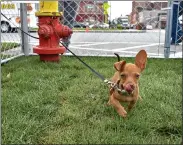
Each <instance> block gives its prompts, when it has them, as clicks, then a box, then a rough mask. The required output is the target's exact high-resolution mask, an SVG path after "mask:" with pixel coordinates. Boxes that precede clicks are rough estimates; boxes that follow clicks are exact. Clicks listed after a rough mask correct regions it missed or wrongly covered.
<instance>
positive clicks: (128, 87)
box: [124, 84, 135, 93]
mask: <svg viewBox="0 0 183 145" xmlns="http://www.w3.org/2000/svg"><path fill="white" fill-rule="evenodd" d="M124 89H125V90H126V91H127V92H128V93H131V92H132V91H133V90H134V89H135V86H134V85H133V84H127V85H126V86H125V87H124Z"/></svg>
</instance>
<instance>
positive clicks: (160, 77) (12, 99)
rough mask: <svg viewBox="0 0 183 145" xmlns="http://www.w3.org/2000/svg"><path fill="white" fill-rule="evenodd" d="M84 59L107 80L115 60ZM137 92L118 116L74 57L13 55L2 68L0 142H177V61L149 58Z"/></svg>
mask: <svg viewBox="0 0 183 145" xmlns="http://www.w3.org/2000/svg"><path fill="white" fill-rule="evenodd" d="M83 60H84V61H85V62H87V63H88V64H89V65H90V66H92V67H93V68H95V69H96V70H97V71H99V72H100V73H102V74H103V75H104V76H106V77H107V78H110V77H111V76H112V75H113V73H114V69H113V63H114V62H115V61H116V60H117V59H116V58H98V57H83ZM126 60H127V62H133V60H134V59H132V58H126ZM9 73H10V74H9ZM7 75H8V77H7ZM140 95H141V96H142V98H143V101H142V102H138V103H137V105H136V108H135V109H134V110H133V111H132V112H130V113H129V114H128V117H127V118H126V119H123V118H121V117H120V116H118V114H117V113H116V111H115V110H114V109H113V108H112V107H108V106H106V103H107V101H108V89H107V87H106V86H105V85H104V84H103V83H102V82H101V81H100V80H99V79H98V78H97V77H96V76H95V75H93V74H92V73H91V72H90V71H89V70H88V69H87V68H85V67H84V66H83V65H82V64H81V63H80V62H78V60H76V59H75V58H74V57H68V56H64V57H62V61H61V62H60V63H43V62H40V61H39V58H38V56H31V57H21V58H18V59H15V60H13V61H11V62H9V63H8V64H5V65H3V66H2V143H4V144H10V143H13V144H28V143H32V144H38V143H40V144H41V143H44V144H61V143H62V144H66V143H70V144H71V143H80V144H87V143H93V144H97V143H98V144H99V143H103V144H104V143H106V144H127V143H128V144H150V143H151V144H153V143H154V144H158V143H159V144H160V143H161V144H180V143H181V135H182V126H181V124H182V117H181V107H182V105H181V104H182V103H181V101H182V60H181V59H149V60H148V64H147V68H146V70H145V71H144V73H143V75H142V77H141V79H140Z"/></svg>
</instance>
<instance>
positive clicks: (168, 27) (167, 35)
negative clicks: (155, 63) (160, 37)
mask: <svg viewBox="0 0 183 145" xmlns="http://www.w3.org/2000/svg"><path fill="white" fill-rule="evenodd" d="M168 7H169V9H168V12H167V19H166V29H165V44H164V57H165V58H169V56H170V43H171V33H172V15H173V1H171V0H169V1H168Z"/></svg>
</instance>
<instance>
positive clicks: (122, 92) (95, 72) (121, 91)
mask: <svg viewBox="0 0 183 145" xmlns="http://www.w3.org/2000/svg"><path fill="white" fill-rule="evenodd" d="M1 15H2V16H3V17H5V18H6V19H7V20H8V21H9V22H11V18H10V19H8V18H7V17H6V16H5V15H4V14H3V13H2V12H1ZM11 23H12V22H11ZM12 24H13V25H14V26H15V27H16V28H17V29H19V30H20V31H21V32H23V33H25V34H26V35H28V36H30V37H32V38H35V39H39V38H38V37H35V36H32V35H30V34H29V33H27V32H25V31H24V30H22V29H21V28H19V27H17V26H16V25H15V24H14V23H12ZM53 28H54V27H53ZM55 33H56V34H57V32H56V31H55ZM57 36H58V34H57ZM60 44H61V45H63V46H64V47H65V48H66V49H67V50H68V51H69V52H70V53H71V54H72V55H73V56H75V57H76V58H77V59H78V60H79V61H80V62H81V63H82V64H83V65H84V66H85V67H87V68H88V69H89V70H90V71H91V72H92V73H93V74H95V75H96V76H97V77H98V78H100V79H101V80H102V81H103V82H104V83H105V84H107V85H110V87H111V89H113V90H117V91H118V93H121V94H126V91H125V90H122V89H120V88H119V86H118V85H119V84H117V83H114V82H112V81H109V80H108V79H105V78H104V76H102V75H101V74H100V73H99V72H97V71H95V70H94V69H93V68H92V67H91V66H89V65H88V64H87V63H85V62H84V61H83V60H82V59H81V58H80V57H78V56H77V55H76V54H75V53H74V52H72V51H71V50H70V49H69V48H68V47H67V46H66V45H65V44H64V43H63V42H62V41H60ZM118 59H119V58H118Z"/></svg>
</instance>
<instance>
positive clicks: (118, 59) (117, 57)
mask: <svg viewBox="0 0 183 145" xmlns="http://www.w3.org/2000/svg"><path fill="white" fill-rule="evenodd" d="M114 55H116V56H117V58H118V61H120V57H119V54H117V53H114Z"/></svg>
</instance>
